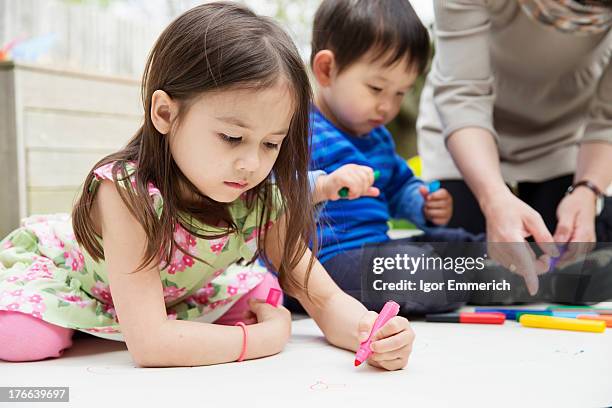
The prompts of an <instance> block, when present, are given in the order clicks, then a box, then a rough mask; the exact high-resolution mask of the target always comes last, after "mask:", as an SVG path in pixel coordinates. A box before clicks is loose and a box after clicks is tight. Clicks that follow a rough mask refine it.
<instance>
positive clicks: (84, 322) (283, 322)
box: [0, 3, 414, 370]
mask: <svg viewBox="0 0 612 408" xmlns="http://www.w3.org/2000/svg"><path fill="white" fill-rule="evenodd" d="M142 85H143V86H142V96H143V101H144V112H145V117H144V123H143V125H142V127H141V128H140V129H139V130H138V132H137V133H136V135H135V136H134V137H133V138H132V139H131V140H130V142H129V143H128V144H127V146H126V147H125V148H124V149H122V150H121V151H119V152H117V153H115V154H112V155H110V156H108V157H106V158H104V159H102V160H101V161H100V162H99V163H97V164H96V165H95V166H94V169H93V170H92V172H91V173H90V174H89V176H88V177H87V178H86V180H85V184H84V188H83V192H82V194H81V197H80V199H79V201H78V202H77V204H76V206H75V208H74V210H73V214H72V225H71V221H70V219H69V217H68V216H67V215H55V216H42V217H41V216H35V217H30V218H28V219H25V220H24V221H23V223H22V226H21V228H19V229H18V230H16V231H14V232H13V233H11V234H10V235H9V236H8V237H6V238H5V239H4V240H2V241H1V242H0V247H1V248H2V249H1V252H0V359H3V360H7V361H31V360H39V359H43V358H47V357H58V356H60V355H61V354H62V350H63V349H66V348H68V347H70V345H71V337H72V335H73V333H74V330H79V331H82V332H86V333H90V334H93V335H96V336H99V337H104V338H110V339H116V340H123V341H125V342H126V344H127V347H128V350H129V351H130V353H131V355H132V357H133V359H134V361H135V362H136V363H137V364H138V365H140V366H158V367H159V366H197V365H207V364H217V363H223V362H230V361H236V360H242V359H252V358H258V357H264V356H269V355H272V354H275V353H278V352H280V351H281V350H282V349H283V347H284V345H285V344H286V343H287V341H288V339H289V336H290V333H291V317H290V314H289V312H288V311H287V309H285V308H283V307H282V306H279V307H273V306H271V305H268V304H266V303H265V302H263V301H261V300H259V299H260V298H262V297H265V296H266V294H267V293H268V290H269V289H270V288H274V287H278V285H279V283H278V282H277V281H276V278H274V277H273V276H272V275H271V274H270V273H269V272H267V270H266V268H265V267H263V266H262V265H259V264H257V263H256V262H254V260H255V259H257V258H258V257H259V256H262V257H263V258H264V259H266V262H268V264H269V266H270V267H274V268H275V269H276V270H278V271H279V279H280V286H281V287H282V288H283V289H284V290H285V291H286V293H288V294H291V295H292V296H294V297H296V298H297V299H298V300H299V301H300V302H301V304H302V305H303V306H304V308H305V310H306V311H307V312H308V313H309V314H310V316H312V318H313V319H314V320H315V321H316V322H317V324H318V325H319V327H320V328H321V330H322V331H323V333H324V335H325V337H326V338H327V340H328V341H329V342H330V343H331V344H333V345H335V346H337V347H341V348H344V349H348V350H353V351H355V350H357V348H358V346H359V342H360V341H363V340H364V339H365V338H366V337H367V336H368V334H369V331H370V329H371V327H372V325H373V323H374V320H375V318H376V316H377V314H376V313H375V312H368V311H367V310H366V309H365V308H364V306H363V305H361V304H360V303H359V302H358V301H357V300H355V299H353V298H352V297H350V296H348V295H346V294H344V292H343V291H342V290H340V289H339V288H338V287H337V286H336V285H335V284H334V282H333V281H332V280H331V279H330V277H329V276H328V275H327V273H326V272H325V270H324V269H323V267H322V266H321V265H320V263H319V262H318V261H317V260H316V259H315V258H314V256H313V255H312V254H311V252H310V250H309V249H308V247H307V245H306V242H308V241H309V239H310V237H311V232H312V229H313V226H314V222H313V215H312V208H313V204H312V201H311V199H310V198H309V186H308V179H307V168H308V141H309V140H308V138H309V132H308V108H309V103H310V87H309V84H308V79H307V75H306V71H305V68H304V66H303V63H302V61H301V59H300V57H299V54H298V52H297V50H296V48H295V46H294V45H293V43H292V42H291V40H290V39H289V37H288V36H287V35H286V33H284V32H283V31H282V30H281V29H280V28H278V26H277V25H276V24H275V23H274V22H273V21H271V20H270V19H268V18H265V17H260V16H257V15H255V14H253V13H252V12H251V11H250V10H248V9H246V8H244V7H243V6H240V5H237V4H231V3H209V4H205V5H202V6H198V7H196V8H194V9H192V10H190V11H188V12H186V13H185V14H183V15H182V16H180V17H179V18H177V19H176V20H175V21H174V22H173V23H171V24H170V26H169V27H168V28H167V29H166V30H165V31H164V32H163V33H162V34H161V36H160V38H159V39H158V41H157V43H156V44H155V46H154V48H153V50H152V52H151V54H150V56H149V59H148V62H147V66H146V69H145V72H144V77H143V83H142ZM272 180H274V183H273V182H272ZM245 324H248V326H245ZM376 339H377V340H376V341H375V342H373V343H372V350H373V354H372V356H371V358H370V359H369V363H370V364H372V365H374V366H378V367H382V368H385V369H388V370H395V369H400V368H402V367H404V366H405V365H406V363H407V359H408V355H409V354H410V350H411V346H412V342H413V339H414V334H413V332H412V330H411V329H410V327H409V325H408V321H407V320H406V319H404V318H402V317H395V318H393V319H392V320H390V321H389V322H388V323H387V324H386V325H385V326H384V327H383V328H382V329H381V330H380V331H379V332H378V334H377V336H376Z"/></svg>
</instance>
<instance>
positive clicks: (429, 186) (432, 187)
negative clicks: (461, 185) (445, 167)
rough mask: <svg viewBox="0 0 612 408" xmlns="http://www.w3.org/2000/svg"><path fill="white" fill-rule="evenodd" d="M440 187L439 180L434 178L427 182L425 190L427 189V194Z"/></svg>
mask: <svg viewBox="0 0 612 408" xmlns="http://www.w3.org/2000/svg"><path fill="white" fill-rule="evenodd" d="M439 189H440V181H438V180H434V181H432V182H430V183H429V184H427V190H429V194H431V193H435V192H436V191H438V190H439Z"/></svg>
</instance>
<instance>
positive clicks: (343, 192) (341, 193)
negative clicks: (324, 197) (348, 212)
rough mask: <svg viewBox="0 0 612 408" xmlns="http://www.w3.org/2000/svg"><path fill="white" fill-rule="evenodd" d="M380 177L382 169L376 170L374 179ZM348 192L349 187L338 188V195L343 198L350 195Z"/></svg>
mask: <svg viewBox="0 0 612 408" xmlns="http://www.w3.org/2000/svg"><path fill="white" fill-rule="evenodd" d="M378 177H380V171H378V170H374V181H376V180H378ZM348 194H349V189H348V188H347V187H342V188H341V189H340V190H338V195H339V196H340V197H342V198H346V197H348Z"/></svg>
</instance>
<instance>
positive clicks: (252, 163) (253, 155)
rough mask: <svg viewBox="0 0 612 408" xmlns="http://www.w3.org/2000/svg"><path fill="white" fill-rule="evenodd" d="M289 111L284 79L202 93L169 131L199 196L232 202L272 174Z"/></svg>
mask: <svg viewBox="0 0 612 408" xmlns="http://www.w3.org/2000/svg"><path fill="white" fill-rule="evenodd" d="M293 112H294V104H293V98H292V96H291V92H290V88H289V86H288V84H287V82H286V81H278V82H277V84H276V85H274V86H273V87H270V88H267V89H264V90H228V91H222V92H211V93H206V94H204V95H203V96H202V97H200V98H198V100H197V101H196V102H194V103H193V104H192V105H191V107H190V108H189V109H188V112H187V114H186V115H185V116H184V117H183V118H182V119H181V120H180V123H179V126H178V127H177V128H176V130H175V131H173V132H171V135H170V151H171V153H172V156H173V158H174V160H175V162H176V164H177V165H178V167H179V168H180V169H181V171H182V172H183V174H184V175H185V176H186V177H187V178H188V179H189V180H190V181H191V182H192V183H193V185H195V186H196V187H197V188H198V190H199V191H200V192H201V193H202V194H204V195H206V196H208V197H210V198H211V199H213V200H215V201H218V202H226V203H228V202H232V201H234V200H236V199H237V198H238V197H239V196H240V195H241V194H243V193H244V192H245V191H247V190H249V189H251V188H253V187H255V186H256V185H258V184H259V183H261V182H262V181H263V180H264V179H265V178H266V177H267V176H268V174H270V171H271V170H272V166H273V165H274V162H275V161H276V158H277V157H278V153H279V151H280V147H281V144H282V143H283V139H284V138H285V136H286V135H287V132H288V130H289V123H290V121H291V118H292V116H293Z"/></svg>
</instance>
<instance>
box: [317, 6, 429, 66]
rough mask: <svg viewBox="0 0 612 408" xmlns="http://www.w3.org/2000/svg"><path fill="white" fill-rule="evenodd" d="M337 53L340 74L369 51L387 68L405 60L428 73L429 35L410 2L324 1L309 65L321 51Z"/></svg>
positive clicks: (336, 58)
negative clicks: (381, 60) (382, 61)
mask: <svg viewBox="0 0 612 408" xmlns="http://www.w3.org/2000/svg"><path fill="white" fill-rule="evenodd" d="M325 49H328V50H331V51H332V52H333V53H334V56H335V60H336V64H337V67H338V72H342V71H343V70H344V69H346V68H347V67H348V66H349V65H351V64H352V63H354V62H355V61H357V60H358V59H359V58H361V57H362V56H363V55H364V54H366V53H367V52H368V51H370V50H372V51H374V55H373V58H372V60H376V59H378V58H381V57H384V56H385V55H387V53H389V57H388V58H387V60H386V61H385V65H386V66H390V65H393V64H394V63H396V62H398V61H400V60H401V59H403V58H406V57H407V58H408V61H409V64H410V65H414V66H416V67H417V68H418V72H419V74H421V73H423V72H424V71H425V68H426V67H427V63H428V60H429V52H430V51H429V50H430V44H429V34H428V32H427V29H426V28H425V27H424V26H423V23H421V20H420V19H419V17H418V16H417V15H416V13H415V12H414V10H413V9H412V6H411V5H410V3H409V1H408V0H323V2H322V3H321V5H320V6H319V8H318V9H317V12H316V14H315V18H314V23H313V30H312V53H311V54H310V64H311V65H312V64H313V62H314V57H315V55H316V54H317V53H318V52H319V51H321V50H325Z"/></svg>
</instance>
